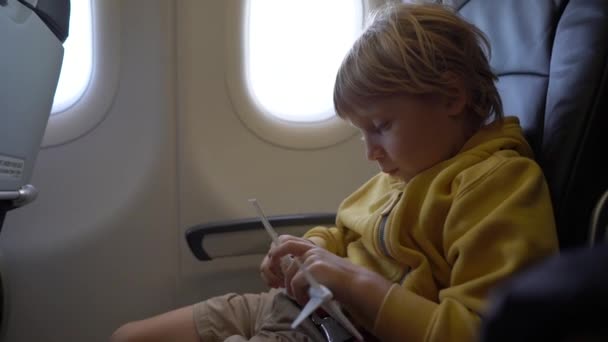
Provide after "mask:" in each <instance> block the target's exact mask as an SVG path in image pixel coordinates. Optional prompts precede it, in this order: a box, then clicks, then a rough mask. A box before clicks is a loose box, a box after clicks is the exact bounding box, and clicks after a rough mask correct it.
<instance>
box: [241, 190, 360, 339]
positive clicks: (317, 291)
mask: <svg viewBox="0 0 608 342" xmlns="http://www.w3.org/2000/svg"><path fill="white" fill-rule="evenodd" d="M249 202H251V204H253V206H254V207H255V209H256V211H257V212H258V215H259V216H260V219H261V220H262V224H263V225H264V228H265V229H266V231H267V232H268V235H270V237H271V238H272V241H273V242H275V243H277V244H278V240H277V239H278V234H277V232H276V231H275V230H274V228H272V226H271V225H270V222H268V219H267V218H266V215H264V212H263V211H262V208H261V207H260V205H259V204H258V202H257V200H256V199H250V200H249ZM290 259H291V261H292V262H295V263H296V265H298V268H300V270H301V271H302V272H303V274H304V277H305V278H306V280H307V281H308V284H309V285H310V287H309V288H308V296H309V297H310V299H309V300H308V303H306V305H305V306H304V308H303V309H302V311H301V312H300V314H299V315H298V317H296V319H295V320H294V321H293V323H292V324H291V328H292V329H295V328H296V327H297V326H298V325H300V323H302V322H303V321H304V320H305V319H306V318H308V316H310V315H311V314H312V313H313V312H315V311H316V310H317V309H318V308H319V307H322V308H323V310H325V312H327V314H329V315H330V316H331V317H333V318H334V319H335V320H336V321H337V322H338V323H340V324H341V325H342V326H343V327H344V329H346V330H347V331H348V332H349V333H350V334H351V335H352V336H353V337H355V338H356V339H357V340H359V341H362V340H363V337H362V336H361V334H360V333H359V331H358V330H357V328H355V326H354V325H353V324H352V322H351V321H350V320H349V319H348V317H346V315H344V313H343V312H342V309H341V308H340V304H338V302H336V301H335V300H333V293H331V291H330V290H329V289H328V288H327V287H325V286H324V285H321V284H320V283H319V282H318V281H317V280H316V279H315V278H314V277H313V276H312V274H311V273H310V272H308V269H306V267H304V265H302V263H300V261H299V260H298V259H296V258H290Z"/></svg>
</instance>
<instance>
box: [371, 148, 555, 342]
mask: <svg viewBox="0 0 608 342" xmlns="http://www.w3.org/2000/svg"><path fill="white" fill-rule="evenodd" d="M494 166H495V167H493V168H492V169H491V170H489V171H488V172H484V173H483V174H481V175H479V174H477V175H471V174H469V175H468V176H465V177H460V178H456V179H455V183H458V187H457V190H456V192H455V193H454V200H453V203H452V206H451V208H450V210H449V212H448V213H447V216H446V220H445V224H444V226H443V239H442V245H441V246H439V247H440V250H443V253H444V258H445V261H446V262H447V264H448V265H450V267H451V272H450V274H449V277H447V278H446V279H447V283H446V284H440V290H439V293H438V300H437V302H435V301H434V300H429V299H426V298H423V297H421V296H419V295H417V294H415V293H413V292H412V291H410V290H408V289H406V288H404V287H402V286H399V285H394V286H393V287H392V288H391V289H390V290H389V292H388V293H387V295H386V296H385V299H384V302H383V304H382V306H381V308H380V310H379V313H378V315H377V316H376V321H375V323H374V329H373V331H374V333H375V334H376V335H377V336H378V337H379V338H380V339H381V340H383V341H406V340H407V341H472V340H474V339H475V338H476V335H477V333H478V330H479V326H480V317H481V315H482V313H483V311H484V309H485V306H486V300H487V298H488V294H489V292H490V290H492V289H493V288H494V287H495V286H496V285H497V284H498V283H500V282H502V281H504V280H505V279H506V278H508V277H509V276H510V275H512V274H513V273H514V272H516V271H518V270H520V269H522V268H523V267H525V266H527V265H529V264H531V263H532V262H535V261H538V260H540V259H541V258H544V257H546V256H548V255H550V254H553V253H555V252H556V251H557V246H558V245H557V234H556V230H555V224H554V218H553V212H552V208H551V202H550V198H549V192H548V189H547V185H546V183H545V180H544V177H543V174H542V172H541V170H540V168H539V167H538V165H537V164H536V163H535V162H533V161H532V160H531V159H528V158H523V157H518V158H504V159H502V160H500V158H499V161H498V162H497V163H496V164H495V165H494ZM471 176H473V177H471Z"/></svg>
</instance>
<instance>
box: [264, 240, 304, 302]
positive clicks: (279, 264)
mask: <svg viewBox="0 0 608 342" xmlns="http://www.w3.org/2000/svg"><path fill="white" fill-rule="evenodd" d="M286 241H297V242H298V243H299V244H300V245H301V246H302V247H304V248H313V247H316V245H315V244H314V243H312V242H311V241H310V240H306V239H303V238H299V237H296V236H292V235H281V236H279V243H280V244H281V245H282V244H283V243H284V242H286ZM274 248H276V246H275V244H274V243H273V244H271V245H270V249H269V250H268V253H267V254H266V256H264V260H262V264H261V265H260V275H261V277H262V279H263V280H264V282H265V283H266V284H267V285H268V286H269V287H273V288H278V287H286V284H288V283H286V280H285V279H286V278H287V279H291V277H290V276H288V277H286V275H291V276H293V274H295V273H296V271H297V269H298V267H297V265H296V264H295V263H294V262H290V258H291V257H290V256H289V255H285V256H284V257H282V258H273V257H272V251H273V249H274ZM288 292H289V289H288Z"/></svg>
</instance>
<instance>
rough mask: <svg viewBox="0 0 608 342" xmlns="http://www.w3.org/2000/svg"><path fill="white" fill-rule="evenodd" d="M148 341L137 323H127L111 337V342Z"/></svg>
mask: <svg viewBox="0 0 608 342" xmlns="http://www.w3.org/2000/svg"><path fill="white" fill-rule="evenodd" d="M145 341H148V339H147V338H146V336H145V334H143V331H142V329H141V328H140V327H139V324H138V323H137V322H130V323H127V324H125V325H123V326H121V327H120V328H118V329H116V331H115V332H114V333H113V334H112V336H111V337H110V342H145Z"/></svg>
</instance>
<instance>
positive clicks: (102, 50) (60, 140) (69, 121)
mask: <svg viewBox="0 0 608 342" xmlns="http://www.w3.org/2000/svg"><path fill="white" fill-rule="evenodd" d="M119 5H120V4H119V1H118V0H91V17H92V18H91V22H92V35H93V37H92V38H93V46H92V50H93V51H92V52H93V53H92V59H93V61H92V69H91V78H90V80H89V83H88V85H87V87H86V89H85V90H84V93H83V94H82V96H81V97H80V98H79V99H78V100H77V101H76V102H74V103H73V104H72V105H71V106H69V107H68V108H66V109H64V110H62V111H58V112H56V113H51V115H50V117H49V120H48V123H47V127H46V131H45V133H44V137H43V139H42V146H41V148H49V147H54V146H59V145H63V144H66V143H69V142H72V141H74V140H77V139H78V138H80V137H82V136H84V135H86V134H87V133H89V132H90V131H92V130H93V129H94V128H95V127H96V126H98V125H99V123H101V121H103V119H104V118H105V117H106V115H107V113H108V110H109V108H110V106H111V104H112V102H113V100H114V97H115V96H116V92H117V90H118V79H119V73H120V22H121V20H120V10H119Z"/></svg>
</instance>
